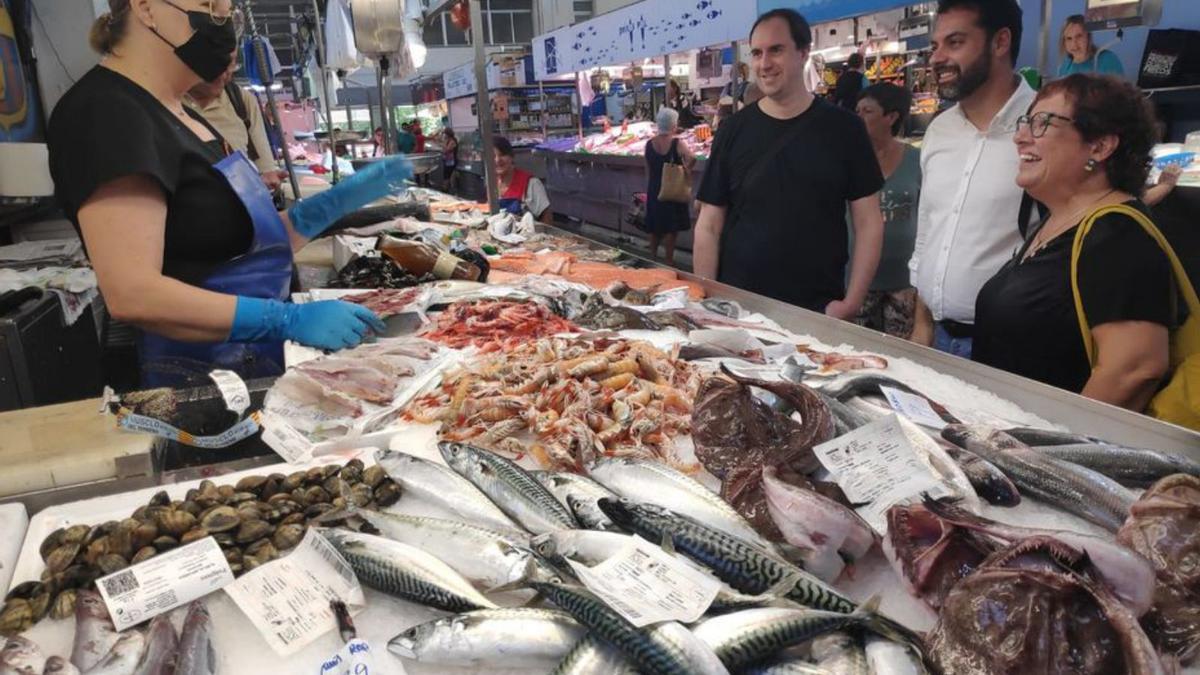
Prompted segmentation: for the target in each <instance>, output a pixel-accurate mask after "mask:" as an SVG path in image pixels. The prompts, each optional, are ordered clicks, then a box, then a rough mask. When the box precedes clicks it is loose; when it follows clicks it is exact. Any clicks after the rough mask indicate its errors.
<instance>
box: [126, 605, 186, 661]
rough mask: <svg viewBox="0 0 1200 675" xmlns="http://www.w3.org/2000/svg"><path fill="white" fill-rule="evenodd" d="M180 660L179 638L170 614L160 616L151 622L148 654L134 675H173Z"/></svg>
mask: <svg viewBox="0 0 1200 675" xmlns="http://www.w3.org/2000/svg"><path fill="white" fill-rule="evenodd" d="M178 658H179V636H177V635H176V634H175V626H174V625H172V623H171V617H170V615H169V614H159V615H158V616H156V617H154V619H152V620H151V621H150V629H149V631H148V634H147V636H146V653H145V655H143V656H142V660H141V662H140V663H138V667H137V670H135V671H134V673H133V675H171V673H172V672H173V671H174V670H175V661H176V660H177V659H178Z"/></svg>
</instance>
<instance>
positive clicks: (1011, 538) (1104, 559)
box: [924, 497, 1154, 616]
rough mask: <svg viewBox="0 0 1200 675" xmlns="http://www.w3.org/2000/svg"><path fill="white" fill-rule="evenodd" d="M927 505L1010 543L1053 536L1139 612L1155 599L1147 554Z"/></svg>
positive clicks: (954, 508)
mask: <svg viewBox="0 0 1200 675" xmlns="http://www.w3.org/2000/svg"><path fill="white" fill-rule="evenodd" d="M924 505H925V508H927V509H929V511H930V512H931V513H933V514H934V515H936V516H937V517H938V518H941V519H942V520H945V521H947V522H949V523H951V524H953V525H957V526H958V527H962V528H966V529H969V530H975V531H976V532H982V533H983V534H986V535H988V536H990V537H994V538H996V539H1001V540H1003V541H1005V542H1007V543H1009V544H1015V543H1017V542H1018V541H1021V540H1022V539H1027V538H1029V537H1034V536H1039V535H1041V536H1047V537H1053V538H1054V539H1057V540H1059V541H1061V542H1063V543H1064V544H1068V545H1069V546H1072V547H1074V548H1076V549H1079V550H1080V551H1083V552H1084V553H1086V554H1087V555H1088V558H1089V559H1090V560H1091V562H1092V564H1093V565H1095V566H1096V569H1097V570H1099V571H1100V575H1101V577H1102V578H1103V579H1104V581H1105V582H1106V583H1107V584H1108V586H1109V587H1110V588H1112V590H1113V593H1115V594H1116V596H1117V597H1118V598H1121V601H1122V602H1124V603H1125V604H1126V605H1128V606H1129V608H1130V609H1131V610H1132V611H1133V612H1134V614H1136V615H1137V616H1141V615H1142V614H1145V613H1146V611H1147V610H1149V609H1150V605H1151V604H1152V603H1153V601H1154V567H1153V566H1151V565H1150V562H1149V561H1147V560H1146V559H1145V558H1143V557H1142V556H1140V555H1138V554H1136V553H1134V552H1133V551H1131V550H1129V549H1127V548H1125V547H1124V546H1121V545H1120V544H1118V543H1116V542H1115V541H1112V540H1110V539H1106V538H1103V537H1093V536H1091V535H1087V534H1079V533H1078V532H1070V531H1068V530H1049V529H1044V528H1036V527H1018V526H1016V525H1008V524H1005V523H1000V522H996V521H994V520H988V519H986V518H984V517H983V516H977V515H975V514H973V513H969V512H968V511H966V510H965V509H962V508H959V507H958V506H956V505H955V504H953V503H951V502H949V501H947V500H935V499H930V498H928V497H926V498H925V501H924Z"/></svg>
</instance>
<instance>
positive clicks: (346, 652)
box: [320, 638, 405, 675]
mask: <svg viewBox="0 0 1200 675" xmlns="http://www.w3.org/2000/svg"><path fill="white" fill-rule="evenodd" d="M320 675H405V672H404V665H403V664H402V663H400V659H395V658H387V657H383V658H380V659H378V660H377V659H376V658H375V652H373V651H371V645H370V644H368V643H367V641H366V640H359V639H358V638H355V639H353V640H351V641H349V642H347V643H346V644H345V646H343V647H342V649H341V651H339V652H338V653H337V654H334V655H333V656H332V657H330V658H328V659H326V660H325V661H324V662H322V663H321V672H320Z"/></svg>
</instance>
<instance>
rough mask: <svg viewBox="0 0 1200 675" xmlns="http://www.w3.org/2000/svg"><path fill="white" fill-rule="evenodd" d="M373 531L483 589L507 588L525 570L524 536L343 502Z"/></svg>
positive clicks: (528, 559) (528, 560)
mask: <svg viewBox="0 0 1200 675" xmlns="http://www.w3.org/2000/svg"><path fill="white" fill-rule="evenodd" d="M347 510H348V511H349V512H350V513H352V514H354V515H356V516H358V517H360V518H362V519H363V520H365V521H367V522H368V523H370V524H371V525H373V526H374V527H375V528H376V529H378V530H379V534H380V535H382V536H384V537H386V538H388V539H391V540H392V541H398V542H400V543H402V544H408V545H409V546H414V547H416V548H419V549H421V550H423V551H426V552H427V553H430V554H432V555H433V556H435V557H437V558H438V559H439V560H441V561H442V562H444V563H446V564H447V565H449V566H450V567H451V568H452V569H453V570H454V571H455V572H458V573H459V574H461V575H462V576H463V577H465V578H466V579H467V580H468V581H470V582H472V583H474V584H476V585H477V586H479V587H480V588H483V589H484V590H490V589H496V588H513V587H515V586H517V585H518V584H520V583H521V582H524V581H527V580H528V579H529V577H530V574H531V566H532V564H533V553H532V552H531V551H530V550H529V535H528V534H524V535H522V534H521V533H518V532H516V531H512V530H510V531H508V532H501V531H498V530H492V529H489V528H486V527H479V526H477V525H472V524H470V523H463V522H459V521H457V520H445V519H442V518H426V517H423V516H411V515H405V514H399V513H385V512H380V511H371V510H369V509H364V508H359V507H354V506H350V505H348V506H347Z"/></svg>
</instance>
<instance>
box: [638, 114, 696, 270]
mask: <svg viewBox="0 0 1200 675" xmlns="http://www.w3.org/2000/svg"><path fill="white" fill-rule="evenodd" d="M656 124H657V125H658V133H657V134H656V135H655V136H654V138H651V139H650V140H649V141H648V142H647V143H646V152H645V160H646V178H647V180H646V220H645V225H644V229H645V231H646V232H647V233H648V234H649V235H650V256H651V257H652V258H657V257H658V245H659V243H660V241H661V243H662V244H663V246H664V248H665V253H664V256H663V260H664V261H665V262H666V263H667V264H668V265H674V264H675V236H676V234H678V233H679V232H687V231H688V230H690V229H691V228H692V214H691V209H690V208H689V206H688V205H687V204H684V203H683V202H663V201H659V199H658V193H659V191H660V190H661V189H662V174H663V165H665V164H667V163H668V162H670V163H671V164H679V165H682V166H683V167H684V170H685V171H686V172H687V175H688V176H689V181H688V184H689V185H690V184H691V180H690V176H691V171H692V167H693V166H695V164H696V156H695V155H693V154H692V151H691V149H690V148H688V144H687V141H681V140H680V139H679V137H678V134H679V113H677V112H675V111H674V110H672V109H670V108H662V109H661V110H659V111H658V118H657V119H656Z"/></svg>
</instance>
